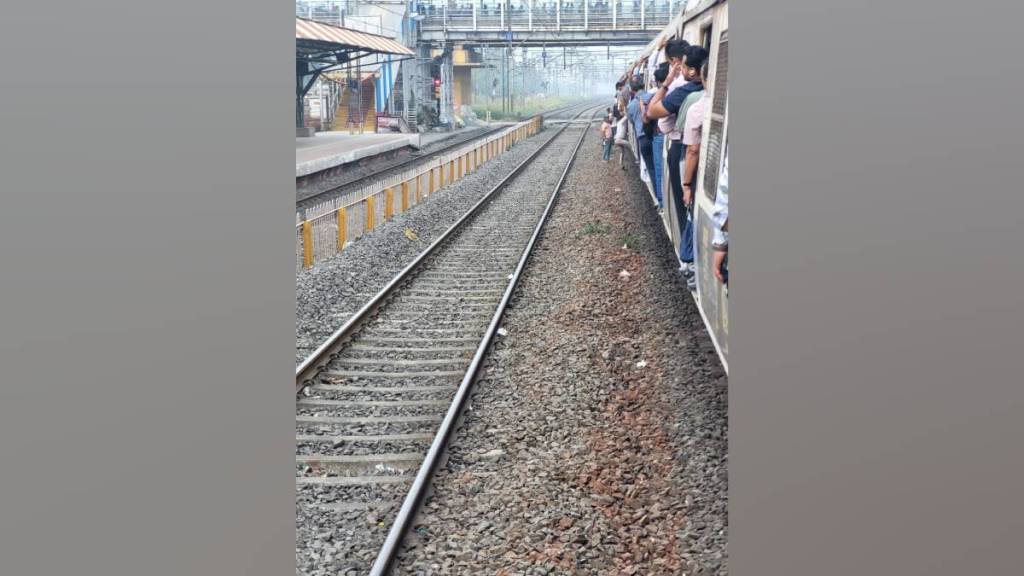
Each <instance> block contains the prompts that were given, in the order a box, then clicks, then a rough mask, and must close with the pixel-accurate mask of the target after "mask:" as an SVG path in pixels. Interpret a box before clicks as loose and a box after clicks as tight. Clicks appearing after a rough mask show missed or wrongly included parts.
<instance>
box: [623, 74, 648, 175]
mask: <svg viewBox="0 0 1024 576" xmlns="http://www.w3.org/2000/svg"><path fill="white" fill-rule="evenodd" d="M630 89H631V90H632V91H633V94H634V96H633V99H632V100H630V101H629V106H628V107H626V112H627V113H628V114H629V120H630V123H631V124H632V126H633V129H634V130H636V143H637V146H638V147H639V148H640V157H641V158H643V162H644V166H646V167H647V174H648V175H649V176H650V178H651V181H652V182H654V143H653V141H652V137H653V136H654V135H653V134H651V133H650V132H651V131H650V130H649V126H647V125H645V122H644V109H645V107H646V106H647V103H648V102H650V101H651V97H652V96H653V94H652V93H651V92H648V91H646V90H644V81H643V79H642V78H640V77H639V76H634V77H633V80H632V82H630Z"/></svg>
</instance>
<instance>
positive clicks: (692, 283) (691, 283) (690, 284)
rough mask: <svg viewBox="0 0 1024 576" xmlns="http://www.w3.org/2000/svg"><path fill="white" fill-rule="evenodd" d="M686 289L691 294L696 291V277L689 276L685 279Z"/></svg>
mask: <svg viewBox="0 0 1024 576" xmlns="http://www.w3.org/2000/svg"><path fill="white" fill-rule="evenodd" d="M686 287H687V288H689V289H690V291H691V292H694V291H696V290H697V276H696V275H693V276H690V277H689V278H687V279H686Z"/></svg>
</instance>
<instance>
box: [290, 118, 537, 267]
mask: <svg viewBox="0 0 1024 576" xmlns="http://www.w3.org/2000/svg"><path fill="white" fill-rule="evenodd" d="M542 124H543V117H542V116H535V117H534V118H531V119H530V120H526V121H524V122H520V123H518V124H515V125H513V126H510V127H508V128H506V129H505V130H502V131H500V132H498V133H496V134H492V135H490V136H488V137H486V138H483V139H481V140H476V141H473V142H468V143H466V144H465V145H463V146H460V147H458V148H456V149H455V150H451V151H448V152H446V153H444V154H442V155H439V156H435V157H434V158H432V159H431V160H429V161H428V162H425V163H423V164H420V165H418V166H414V167H412V168H408V169H406V170H404V171H402V172H400V173H397V174H393V175H391V176H387V177H384V178H381V179H380V180H377V181H375V182H372V183H370V184H367V185H366V186H363V187H362V188H360V189H357V190H353V191H351V192H348V193H346V194H344V195H342V196H340V197H338V198H335V199H333V200H329V201H326V202H322V203H320V204H317V205H315V206H312V207H310V208H309V209H307V210H306V219H305V220H302V219H301V217H300V216H299V215H296V217H295V219H296V222H295V261H296V270H301V269H302V268H309V267H310V266H312V265H313V264H315V263H317V262H320V261H322V260H324V259H326V258H330V257H331V256H334V255H335V254H337V253H338V252H341V251H342V250H344V249H345V246H346V245H347V244H348V243H350V242H352V241H353V240H355V239H356V238H359V237H360V236H362V235H363V234H366V233H367V232H369V231H371V230H373V229H374V228H376V227H378V226H381V225H383V224H384V223H385V222H387V221H388V220H390V219H391V218H392V217H394V216H395V215H396V214H400V213H402V212H405V211H406V210H408V209H409V208H412V207H413V206H415V205H416V204H419V203H420V202H423V201H424V200H426V199H427V198H428V197H430V195H431V194H433V193H435V192H437V191H438V190H440V189H442V188H444V187H445V186H447V185H448V184H451V183H452V182H455V181H457V180H459V179H460V178H462V177H463V176H465V175H466V174H469V173H470V172H473V171H474V170H476V169H477V167H479V166H480V165H481V164H483V163H485V162H487V161H488V160H490V159H491V158H494V157H495V156H497V155H499V154H501V153H502V152H504V151H506V150H508V149H509V148H511V147H512V145H513V144H515V143H516V142H518V141H520V140H522V139H524V138H528V137H530V136H532V135H534V134H536V133H537V132H538V131H539V130H540V128H541V126H542Z"/></svg>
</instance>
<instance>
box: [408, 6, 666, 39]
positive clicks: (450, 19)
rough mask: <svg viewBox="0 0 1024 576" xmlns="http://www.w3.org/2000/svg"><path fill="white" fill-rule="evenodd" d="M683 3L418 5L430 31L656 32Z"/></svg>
mask: <svg viewBox="0 0 1024 576" xmlns="http://www.w3.org/2000/svg"><path fill="white" fill-rule="evenodd" d="M683 3H684V2H683V0H579V1H577V0H511V2H510V3H509V6H508V7H506V5H505V2H503V1H501V0H462V1H458V2H456V1H448V0H436V1H433V2H426V3H422V2H421V3H420V5H419V11H420V14H421V15H423V17H424V19H423V21H422V24H421V26H422V27H423V29H425V30H432V31H439V30H441V31H446V30H451V31H460V32H465V31H496V30H507V29H508V28H509V27H510V26H511V28H512V31H513V32H526V31H533V30H543V31H552V30H556V31H557V30H647V29H651V30H657V29H661V28H663V27H665V26H666V25H667V24H668V23H669V20H671V18H672V16H674V15H675V14H676V13H677V12H678V11H679V10H681V9H682V7H683Z"/></svg>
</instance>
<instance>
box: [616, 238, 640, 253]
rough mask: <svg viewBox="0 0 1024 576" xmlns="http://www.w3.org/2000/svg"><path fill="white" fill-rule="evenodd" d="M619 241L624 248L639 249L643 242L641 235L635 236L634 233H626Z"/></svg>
mask: <svg viewBox="0 0 1024 576" xmlns="http://www.w3.org/2000/svg"><path fill="white" fill-rule="evenodd" d="M619 243H620V244H621V245H622V247H623V248H625V249H627V250H639V249H640V245H641V244H642V242H641V241H640V237H639V236H633V235H632V234H626V235H625V236H623V237H622V238H620V239H619Z"/></svg>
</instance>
